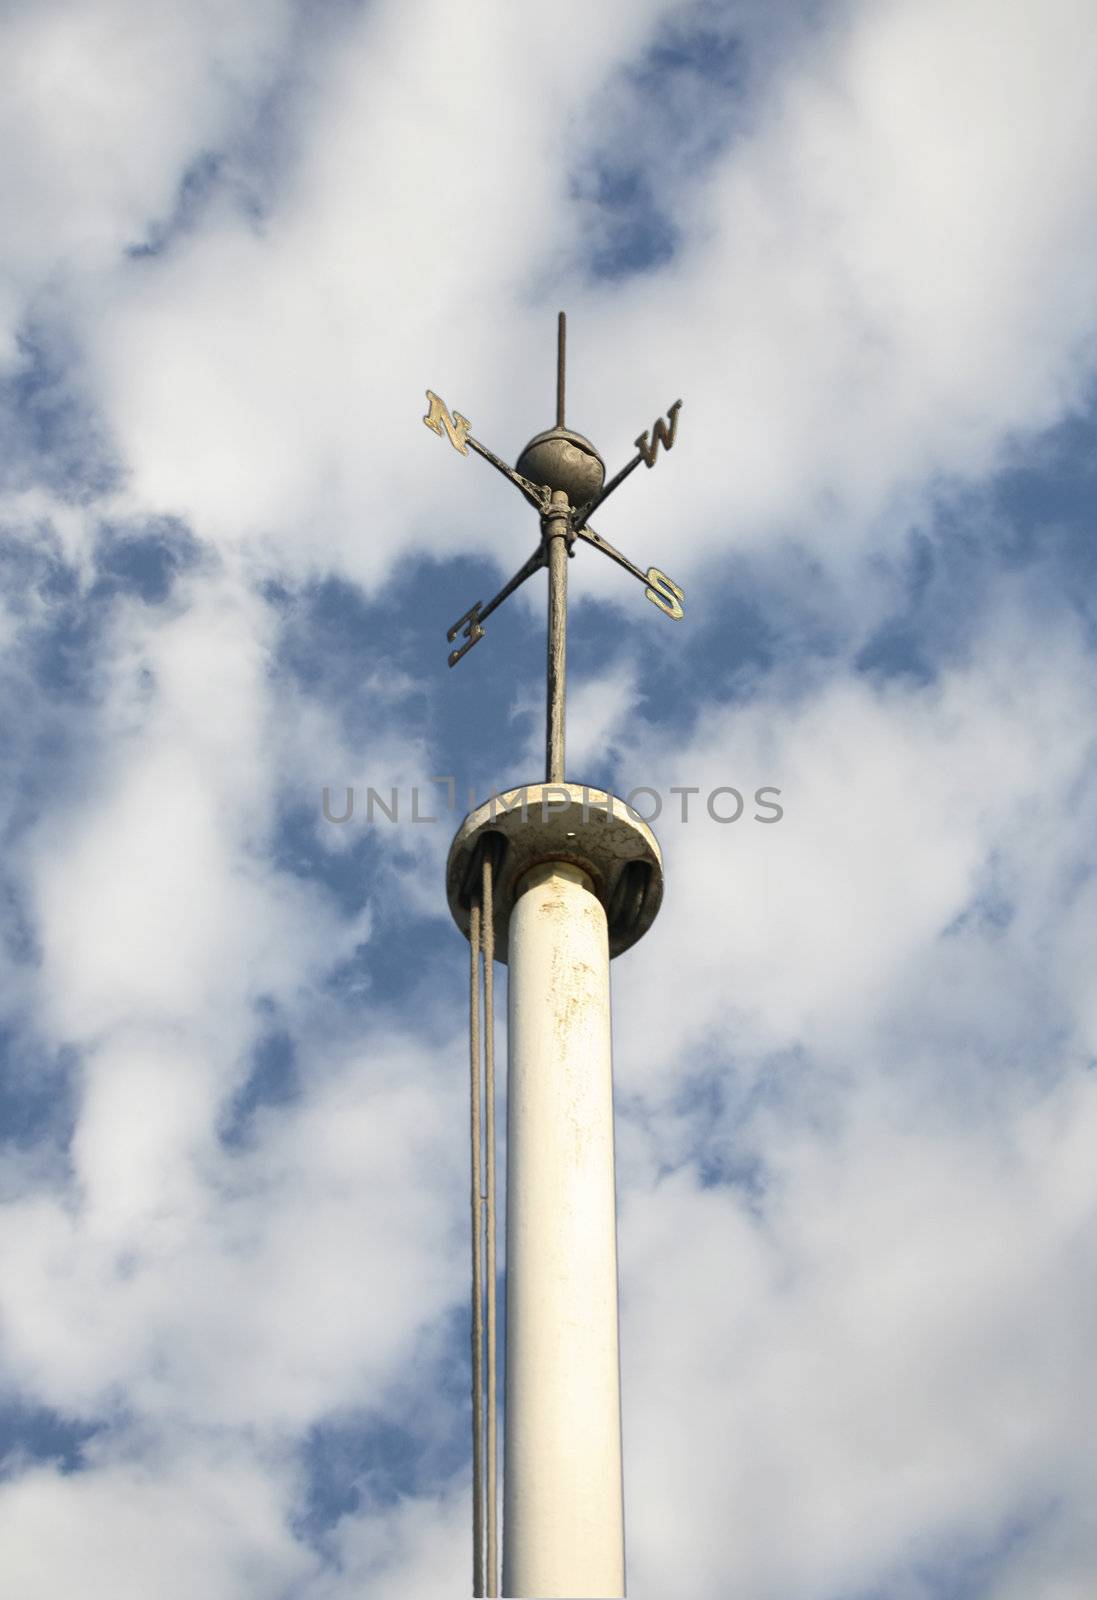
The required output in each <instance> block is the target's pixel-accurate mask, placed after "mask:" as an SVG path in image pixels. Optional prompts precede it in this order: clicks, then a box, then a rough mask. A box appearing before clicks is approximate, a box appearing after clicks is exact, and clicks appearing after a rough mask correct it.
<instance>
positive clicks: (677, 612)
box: [644, 567, 685, 622]
mask: <svg viewBox="0 0 1097 1600" xmlns="http://www.w3.org/2000/svg"><path fill="white" fill-rule="evenodd" d="M647 578H648V582H649V583H650V584H651V588H650V589H645V590H644V593H645V594H646V595H647V597H648V599H649V600H650V601H651V603H652V605H653V606H658V607H659V610H660V611H665V612H666V614H667V616H668V617H670V618H671V620H672V621H674V622H681V620H682V618H683V617H684V616H685V612H684V611H683V610H682V601H683V600H684V599H685V595H684V594H683V592H682V590H681V589H679V587H678V585H677V584H676V583H671V581H670V579H669V578H668V577H667V575H666V573H665V572H660V571H659V568H658V567H649V568H648V572H647Z"/></svg>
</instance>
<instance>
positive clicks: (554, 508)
mask: <svg viewBox="0 0 1097 1600" xmlns="http://www.w3.org/2000/svg"><path fill="white" fill-rule="evenodd" d="M566 355H567V318H566V317H565V315H564V313H563V312H562V311H561V312H560V315H559V320H558V326H557V347H556V426H555V427H554V428H550V429H548V431H547V432H545V433H539V434H537V435H536V437H535V438H533V439H531V440H530V441H529V443H528V444H527V445H526V447H525V449H524V450H523V451H522V453H521V455H520V456H519V457H518V462H517V465H516V466H515V467H508V466H507V464H506V462H505V461H502V460H500V458H499V457H498V456H497V455H495V454H494V453H493V452H492V451H491V450H489V449H488V448H487V446H486V445H482V444H481V443H480V441H479V440H478V439H474V438H473V436H472V434H471V433H470V432H469V429H470V428H471V426H472V424H471V423H470V422H469V420H468V418H467V417H463V416H462V415H461V413H460V412H459V411H455V412H452V413H451V412H450V410H449V408H448V407H447V405H446V403H445V401H444V400H442V399H440V398H439V396H438V395H436V394H435V393H434V391H433V390H432V389H428V390H427V400H428V402H429V403H430V410H429V411H428V412H427V414H426V416H425V417H424V418H423V421H424V422H425V423H426V425H427V427H428V428H431V429H432V430H433V431H434V432H435V433H436V434H438V436H439V437H442V436H443V434H445V435H447V436H448V438H449V441H450V443H451V444H452V445H453V448H454V449H455V450H459V451H460V452H461V454H462V455H468V452H469V449H470V448H471V449H473V450H475V451H476V454H477V455H479V456H483V458H484V460H485V461H489V462H490V463H491V465H492V466H493V467H495V469H496V470H497V471H498V472H501V473H502V474H503V476H504V478H506V479H508V481H509V482H511V483H513V484H514V486H515V488H516V489H517V490H518V491H519V493H520V494H521V495H523V496H524V498H525V499H526V500H528V501H529V503H530V505H532V506H533V507H534V508H535V509H536V510H537V512H538V513H539V515H540V518H541V538H540V542H539V543H538V545H537V548H536V550H534V552H533V554H532V555H531V556H530V558H529V560H528V561H526V562H524V563H523V565H522V566H521V567H519V569H518V571H517V572H516V573H515V574H514V576H513V578H511V580H510V582H509V583H506V584H504V585H503V587H502V588H501V589H500V591H499V593H498V594H497V595H496V596H495V598H494V599H493V600H489V601H488V603H487V605H484V604H483V602H482V601H480V600H478V601H477V602H476V604H475V605H474V606H470V608H469V609H468V611H466V612H465V614H464V616H462V617H459V618H458V619H457V621H456V622H455V623H454V624H453V627H452V628H450V629H449V631H448V633H447V635H446V637H447V639H448V640H449V642H450V643H451V644H452V643H453V641H454V640H455V639H456V638H457V636H458V634H460V635H461V636H462V637H463V638H464V640H465V643H464V644H463V645H461V646H460V648H459V649H456V650H452V651H451V652H450V656H449V664H450V666H451V667H453V666H456V665H457V663H458V661H460V659H461V657H462V656H463V655H465V654H466V653H467V652H468V651H469V650H471V649H472V647H473V645H474V644H476V643H478V642H479V640H481V639H482V638H483V637H484V627H483V624H484V622H485V621H486V619H487V618H488V617H489V616H490V615H491V613H492V612H493V611H494V610H495V609H496V608H497V607H498V606H501V605H502V603H503V601H504V600H506V599H507V598H508V596H510V595H512V594H513V593H514V591H515V590H516V589H517V588H519V587H520V586H521V585H522V584H523V583H525V581H526V579H527V578H530V577H532V576H533V574H534V573H535V572H537V571H538V570H539V569H540V568H541V567H548V570H549V624H548V725H547V732H546V740H545V763H546V772H547V777H548V781H549V782H550V783H562V782H563V781H564V688H565V662H566V644H567V558H568V556H572V555H574V554H575V544H576V541H577V540H579V539H581V540H583V541H584V543H586V544H590V545H593V546H594V548H595V549H596V550H601V552H602V553H603V555H607V556H609V557H610V559H611V560H612V561H616V562H617V564H618V566H621V567H624V569H625V571H626V572H631V573H632V575H633V577H634V578H639V580H640V582H641V583H642V584H643V585H644V593H645V594H646V596H647V598H648V599H649V600H650V601H651V602H652V604H653V605H656V606H658V607H659V610H660V611H662V612H664V613H665V614H666V615H667V616H668V617H672V618H674V619H675V620H676V621H677V620H679V619H680V618H681V617H682V615H683V612H682V601H683V599H684V595H683V592H682V590H681V589H680V588H679V587H678V585H677V584H676V583H673V582H672V581H671V579H670V578H668V577H667V575H666V573H665V572H660V570H659V569H658V567H648V569H647V571H646V572H645V571H642V570H641V568H639V567H637V566H635V565H634V564H633V563H632V562H631V561H630V560H629V558H628V556H626V555H623V554H622V552H621V551H620V550H617V549H615V548H614V546H613V545H611V544H610V543H609V541H608V539H603V537H602V535H601V534H600V533H596V532H595V531H594V529H593V528H592V527H591V526H590V523H589V518H590V517H591V516H592V515H593V513H594V512H595V511H596V510H597V509H598V507H599V506H601V505H602V503H603V501H605V500H607V499H608V498H609V496H610V495H611V494H612V493H613V491H614V490H615V489H617V488H619V487H620V485H621V484H622V483H624V481H625V479H626V478H627V477H628V475H629V473H630V472H633V471H634V470H635V469H636V468H637V467H638V466H639V465H640V463H641V461H642V462H643V463H644V465H645V466H647V467H653V466H654V465H655V462H656V459H657V457H658V454H659V446H660V445H662V446H663V447H664V449H667V450H670V449H671V448H672V447H673V445H674V441H675V438H676V436H677V433H678V413H679V411H680V410H681V408H682V402H681V400H676V401H675V402H674V404H673V405H672V406H671V408H670V410H669V411H668V412H667V415H666V420H665V421H664V419H663V418H662V417H659V418H658V419H657V421H656V422H655V424H654V425H653V427H652V428H651V429H650V431H645V432H644V433H642V434H641V435H640V437H639V438H638V439H637V440H636V454H635V455H634V456H633V458H632V460H631V461H629V462H627V463H626V464H625V466H623V467H622V468H621V470H620V472H618V473H617V475H616V477H613V478H611V479H610V481H609V482H608V483H606V481H605V479H606V465H605V462H604V461H603V460H602V457H601V456H600V455H599V454H598V451H597V450H596V449H595V448H594V446H593V445H592V444H591V442H590V440H589V439H585V438H584V437H583V435H582V434H581V433H573V432H572V431H571V429H570V428H568V427H566V426H565V424H564V386H565V379H566Z"/></svg>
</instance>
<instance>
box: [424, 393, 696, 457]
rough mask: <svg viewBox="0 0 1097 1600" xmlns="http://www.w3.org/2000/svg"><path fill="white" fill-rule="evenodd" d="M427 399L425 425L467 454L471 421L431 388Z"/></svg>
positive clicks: (464, 454) (463, 453)
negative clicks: (428, 406) (444, 433)
mask: <svg viewBox="0 0 1097 1600" xmlns="http://www.w3.org/2000/svg"><path fill="white" fill-rule="evenodd" d="M427 399H428V400H429V401H430V410H429V411H428V412H427V414H426V416H425V417H424V418H423V421H424V422H425V423H426V425H427V427H428V428H431V429H433V431H434V432H435V433H436V434H437V435H438V437H439V438H441V437H442V433H443V430H444V431H445V432H446V433H448V434H449V442H450V444H451V445H452V446H453V448H454V449H455V450H460V452H461V454H462V455H463V456H467V455H468V453H469V450H468V445H467V444H466V443H465V440H466V439H467V438H468V435H469V429H470V428H471V427H472V423H471V422H470V421H469V419H468V418H467V417H463V416H462V415H461V413H460V412H459V411H455V412H454V413H453V415H452V417H451V416H450V414H449V407H448V406H447V405H446V402H445V401H444V400H440V399H439V398H438V396H437V395H436V394H435V393H434V390H433V389H428V390H427ZM668 449H669V446H668Z"/></svg>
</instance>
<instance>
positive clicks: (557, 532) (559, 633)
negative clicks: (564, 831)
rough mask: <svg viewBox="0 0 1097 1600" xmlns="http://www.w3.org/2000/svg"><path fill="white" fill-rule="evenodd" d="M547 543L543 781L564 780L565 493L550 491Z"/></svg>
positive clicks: (545, 524) (566, 525)
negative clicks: (546, 674) (546, 705)
mask: <svg viewBox="0 0 1097 1600" xmlns="http://www.w3.org/2000/svg"><path fill="white" fill-rule="evenodd" d="M544 527H545V541H546V543H547V544H548V558H549V560H548V569H549V584H548V591H549V592H548V694H547V699H548V715H547V718H546V726H545V781H546V782H547V783H563V782H564V694H565V689H566V685H567V643H568V541H567V534H568V497H567V495H566V494H565V493H564V491H563V490H562V489H554V490H553V491H552V507H551V509H550V511H549V514H548V516H547V517H546V518H545V523H544Z"/></svg>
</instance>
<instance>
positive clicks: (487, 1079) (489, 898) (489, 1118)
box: [480, 851, 499, 1597]
mask: <svg viewBox="0 0 1097 1600" xmlns="http://www.w3.org/2000/svg"><path fill="white" fill-rule="evenodd" d="M492 875H493V874H492V859H491V854H490V852H488V851H485V852H484V862H483V867H482V868H481V895H480V900H481V906H480V917H481V922H480V937H481V940H482V944H483V951H484V1151H485V1154H484V1167H485V1174H484V1175H485V1179H486V1194H487V1238H486V1240H485V1247H486V1260H485V1262H484V1277H485V1278H486V1279H487V1323H488V1328H487V1333H488V1337H487V1372H486V1373H485V1376H484V1383H485V1385H486V1387H487V1402H488V1404H487V1458H488V1459H487V1485H486V1491H487V1554H486V1565H487V1572H486V1579H487V1582H486V1592H487V1594H488V1596H490V1597H494V1596H496V1595H498V1593H499V1553H498V1532H497V1530H498V1516H499V1491H498V1487H497V1481H496V1468H497V1465H498V1460H499V1446H498V1443H497V1438H496V1415H497V1411H496V1402H497V1383H496V1370H495V1369H496V1359H495V982H494V980H495V920H494V917H495V911H494V899H493V884H492Z"/></svg>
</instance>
